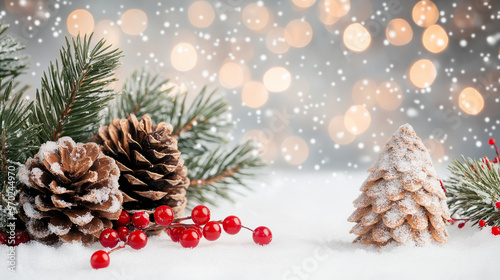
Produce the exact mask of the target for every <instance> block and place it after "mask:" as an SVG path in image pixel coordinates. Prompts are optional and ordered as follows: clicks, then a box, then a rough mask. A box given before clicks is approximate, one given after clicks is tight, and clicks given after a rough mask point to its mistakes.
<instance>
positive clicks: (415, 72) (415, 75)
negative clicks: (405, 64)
mask: <svg viewBox="0 0 500 280" xmlns="http://www.w3.org/2000/svg"><path fill="white" fill-rule="evenodd" d="M436 76H437V70H436V67H435V66H434V63H432V61H430V60H428V59H420V60H417V61H416V62H415V63H413V65H412V66H411V68H410V81H411V82H412V84H413V85H415V86H416V87H418V88H427V87H430V86H431V85H432V83H434V80H435V79H436Z"/></svg>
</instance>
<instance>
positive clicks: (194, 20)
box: [188, 1, 215, 28]
mask: <svg viewBox="0 0 500 280" xmlns="http://www.w3.org/2000/svg"><path fill="white" fill-rule="evenodd" d="M188 18H189V22H190V23H191V24H192V25H193V26H195V27H199V28H206V27H209V26H210V25H211V24H212V22H213V21H214V19H215V11H214V8H213V7H212V5H210V3H208V2H207V1H196V2H194V3H193V4H191V6H189V9H188Z"/></svg>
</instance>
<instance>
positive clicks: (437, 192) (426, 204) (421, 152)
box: [348, 124, 450, 245]
mask: <svg viewBox="0 0 500 280" xmlns="http://www.w3.org/2000/svg"><path fill="white" fill-rule="evenodd" d="M368 171H369V172H371V174H370V175H369V176H368V178H367V179H366V181H365V182H364V183H363V185H362V186H361V189H360V190H361V191H362V192H363V193H361V195H360V196H359V197H358V198H357V199H356V200H354V202H353V204H354V207H356V208H357V209H356V211H354V213H353V214H352V215H351V216H350V217H349V218H348V221H349V222H354V223H356V225H355V226H354V227H353V228H352V230H351V233H354V234H356V235H358V237H357V238H356V240H355V242H360V243H362V244H370V243H373V244H376V245H386V244H388V243H389V242H392V241H396V242H399V243H407V242H410V241H414V242H415V243H416V244H417V245H423V244H426V243H429V242H431V241H432V240H435V241H437V242H439V243H446V237H447V236H448V232H447V230H446V222H447V220H449V219H450V214H449V210H448V206H447V204H446V195H445V192H444V190H443V188H442V187H441V180H440V179H439V177H438V176H437V173H436V170H435V169H434V166H433V165H432V160H431V157H430V155H429V152H428V151H427V149H426V148H425V146H424V144H423V142H422V140H421V139H420V138H419V137H418V136H417V135H416V134H415V131H414V130H413V128H412V127H411V126H410V125H409V124H405V125H402V126H401V127H400V128H399V129H398V130H397V131H396V133H394V135H393V136H392V138H391V139H390V140H389V142H388V143H387V145H386V146H385V148H384V149H383V151H382V152H381V153H380V155H379V157H378V159H377V161H376V162H375V164H374V165H373V166H372V167H371V168H370V169H369V170H368Z"/></svg>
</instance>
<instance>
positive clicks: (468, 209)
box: [445, 156, 500, 226]
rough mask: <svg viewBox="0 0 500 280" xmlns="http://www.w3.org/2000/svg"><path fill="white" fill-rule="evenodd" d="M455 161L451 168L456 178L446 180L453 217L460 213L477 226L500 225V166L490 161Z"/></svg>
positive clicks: (468, 159) (464, 159)
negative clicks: (498, 205) (479, 223)
mask: <svg viewBox="0 0 500 280" xmlns="http://www.w3.org/2000/svg"><path fill="white" fill-rule="evenodd" d="M462 159H463V162H460V161H459V160H457V159H453V162H452V164H451V165H450V166H449V167H448V169H449V170H450V172H451V173H452V176H451V177H450V179H449V180H446V181H445V184H446V187H447V189H448V194H447V196H448V204H449V205H450V210H451V212H452V214H459V215H461V216H463V217H467V218H470V220H471V221H472V222H473V223H474V224H476V225H477V223H478V222H479V221H480V220H484V221H486V222H487V223H489V225H491V226H500V219H498V217H499V216H498V214H499V212H498V209H496V208H495V203H496V202H498V201H500V165H499V164H497V163H493V162H490V161H487V160H486V161H485V160H481V161H478V160H476V159H471V158H467V159H466V158H465V157H463V156H462Z"/></svg>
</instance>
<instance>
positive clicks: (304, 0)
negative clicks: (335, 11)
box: [292, 0, 316, 8]
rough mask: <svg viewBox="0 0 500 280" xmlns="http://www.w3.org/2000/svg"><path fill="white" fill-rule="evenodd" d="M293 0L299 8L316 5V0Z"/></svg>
mask: <svg viewBox="0 0 500 280" xmlns="http://www.w3.org/2000/svg"><path fill="white" fill-rule="evenodd" d="M292 2H293V4H295V6H297V7H299V8H309V7H311V6H312V5H314V3H315V2H316V0H292Z"/></svg>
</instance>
